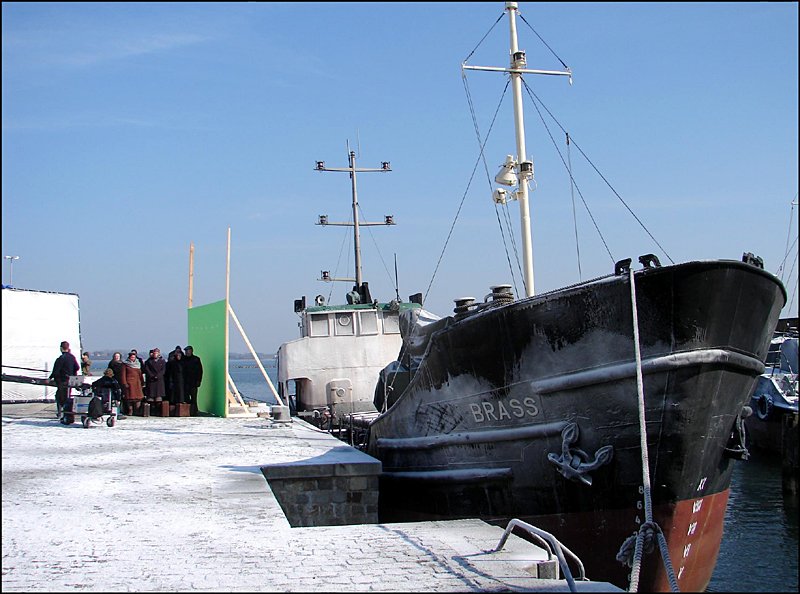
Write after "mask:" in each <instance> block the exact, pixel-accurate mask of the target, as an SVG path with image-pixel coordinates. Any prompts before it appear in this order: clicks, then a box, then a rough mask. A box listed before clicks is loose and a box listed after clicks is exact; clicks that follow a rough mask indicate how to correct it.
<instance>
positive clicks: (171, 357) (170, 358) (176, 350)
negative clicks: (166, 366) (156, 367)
mask: <svg viewBox="0 0 800 594" xmlns="http://www.w3.org/2000/svg"><path fill="white" fill-rule="evenodd" d="M175 353H180V354H181V356H183V349H182V348H181V345H178V346H176V347H175V350H174V351H172V352H170V354H169V356H168V357H167V363H169V362H170V361H172V360H173V359H174V358H175Z"/></svg>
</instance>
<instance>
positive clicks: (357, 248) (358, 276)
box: [350, 151, 361, 287]
mask: <svg viewBox="0 0 800 594" xmlns="http://www.w3.org/2000/svg"><path fill="white" fill-rule="evenodd" d="M350 179H351V180H353V243H354V245H355V251H356V287H360V286H361V238H360V236H359V233H358V193H357V192H356V154H355V152H354V151H350Z"/></svg>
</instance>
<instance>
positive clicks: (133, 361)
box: [122, 351, 144, 415]
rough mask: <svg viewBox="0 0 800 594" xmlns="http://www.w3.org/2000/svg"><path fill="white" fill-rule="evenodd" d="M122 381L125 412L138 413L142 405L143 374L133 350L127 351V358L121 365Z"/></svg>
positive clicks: (129, 413)
mask: <svg viewBox="0 0 800 594" xmlns="http://www.w3.org/2000/svg"><path fill="white" fill-rule="evenodd" d="M122 382H123V383H122V387H123V389H124V390H125V395H124V396H123V402H124V403H125V409H126V411H125V414H128V415H132V414H138V413H139V411H140V410H141V407H142V400H144V393H143V392H142V384H143V383H144V375H142V366H141V364H140V363H139V359H138V358H137V357H136V353H135V352H134V351H131V352H130V353H128V360H127V361H125V364H124V365H123V366H122Z"/></svg>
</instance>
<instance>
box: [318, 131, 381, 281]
mask: <svg viewBox="0 0 800 594" xmlns="http://www.w3.org/2000/svg"><path fill="white" fill-rule="evenodd" d="M347 162H348V167H325V162H324V161H317V167H316V170H317V171H344V172H347V173H349V174H350V180H351V187H352V196H353V202H352V207H353V222H352V223H333V222H329V221H328V215H320V217H319V222H318V223H317V224H318V225H335V226H345V227H353V250H354V252H355V273H356V277H355V278H354V279H350V278H331V277H330V276H329V275H328V274H327V273H326V271H323V274H322V279H320V280H324V281H351V282H355V283H356V286H357V287H361V284H362V282H363V281H362V277H361V237H360V234H359V228H360V227H364V226H367V227H369V226H373V225H394V217H393V216H392V215H386V216H385V217H384V222H383V223H366V222H361V221H359V220H358V191H357V187H356V172H374V171H380V172H384V173H385V172H387V171H391V170H392V168H391V167H390V165H389V162H388V161H383V162H381V167H380V169H364V168H362V169H357V168H356V153H355V151H351V150H350V144H349V143H348V146H347Z"/></svg>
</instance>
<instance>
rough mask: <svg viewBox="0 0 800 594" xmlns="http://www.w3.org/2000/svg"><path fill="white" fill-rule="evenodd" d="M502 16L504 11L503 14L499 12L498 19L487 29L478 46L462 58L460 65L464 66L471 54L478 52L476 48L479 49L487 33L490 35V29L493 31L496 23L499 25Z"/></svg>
mask: <svg viewBox="0 0 800 594" xmlns="http://www.w3.org/2000/svg"><path fill="white" fill-rule="evenodd" d="M503 15H505V11H503V12H501V13H500V16H499V17H497V20H496V21H495V22H494V24H493V25H492V26H491V27H489V30H488V31H487V32H486V35H484V36H483V37H481V40H480V41H479V42H478V45H476V46H475V47H474V48H473V49H472V51H471V52H470V53H469V55H468V56H467V57H466V58H464V61H463V62H462V64H466V62H467V60H469V59H470V58H471V57H472V54H474V53H475V52H476V51H478V48H479V47H480V45H481V44H482V43H483V41H484V39H486V38H487V37H488V36H489V33H491V32H492V29H494V28H495V27H496V26H497V23H499V22H500V19H502V18H503Z"/></svg>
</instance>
